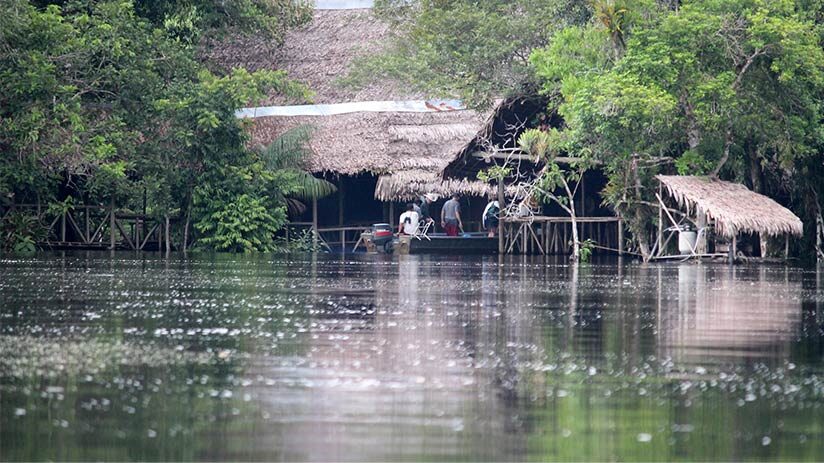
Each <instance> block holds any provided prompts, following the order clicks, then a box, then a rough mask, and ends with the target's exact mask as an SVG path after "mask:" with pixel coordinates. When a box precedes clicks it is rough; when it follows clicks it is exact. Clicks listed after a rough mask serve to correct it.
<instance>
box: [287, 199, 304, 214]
mask: <svg viewBox="0 0 824 463" xmlns="http://www.w3.org/2000/svg"><path fill="white" fill-rule="evenodd" d="M306 209H307V207H306V204H303V203H302V202H301V201H299V200H297V199H295V198H286V212H288V213H289V216H290V217H299V216H301V215H303V213H304V212H306Z"/></svg>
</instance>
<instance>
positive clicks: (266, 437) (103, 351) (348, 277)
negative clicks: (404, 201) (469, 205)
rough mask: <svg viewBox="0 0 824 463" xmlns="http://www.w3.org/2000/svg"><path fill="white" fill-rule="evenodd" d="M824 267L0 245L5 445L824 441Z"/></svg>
mask: <svg viewBox="0 0 824 463" xmlns="http://www.w3.org/2000/svg"><path fill="white" fill-rule="evenodd" d="M822 328H824V269H821V270H819V271H818V272H817V271H816V270H814V269H813V270H803V269H795V268H788V267H783V266H773V267H765V266H737V267H729V266H727V265H709V264H695V263H684V264H664V265H647V266H643V265H639V264H637V263H623V264H621V263H619V262H618V261H604V262H596V263H592V264H586V265H581V266H579V267H577V268H576V267H571V266H569V265H566V263H565V262H564V261H562V260H558V261H545V260H542V259H540V258H535V259H529V258H527V259H524V258H519V257H507V258H503V259H501V260H500V261H499V260H498V258H497V257H463V258H461V257H451V258H447V257H419V256H402V257H394V258H391V257H388V258H387V257H385V256H367V255H356V256H346V257H345V258H342V257H340V256H317V257H316V258H314V259H313V258H312V257H310V256H305V257H301V256H298V257H295V256H286V257H272V256H253V257H247V256H232V255H230V256H212V255H205V256H190V257H189V258H183V257H182V256H173V257H171V258H169V259H163V258H160V257H158V256H155V255H143V256H137V257H136V256H135V255H133V254H116V255H114V256H112V255H110V254H108V253H93V252H92V253H75V254H43V255H38V256H36V257H27V258H17V257H6V258H3V259H2V260H0V459H2V460H46V459H50V460H224V459H230V460H290V461H291V460H312V461H329V460H336V461H337V460H415V461H420V460H540V461H543V460H586V461H590V460H754V459H758V460H822V459H824V365H823V360H824V357H822V353H824V342H822V341H824V334H823V332H822Z"/></svg>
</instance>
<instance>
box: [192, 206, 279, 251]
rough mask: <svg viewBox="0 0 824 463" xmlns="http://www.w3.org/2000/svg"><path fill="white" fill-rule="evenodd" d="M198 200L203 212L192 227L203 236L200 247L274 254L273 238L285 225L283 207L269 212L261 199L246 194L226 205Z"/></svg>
mask: <svg viewBox="0 0 824 463" xmlns="http://www.w3.org/2000/svg"><path fill="white" fill-rule="evenodd" d="M199 199H200V200H201V201H203V204H202V206H203V208H204V209H206V211H204V213H203V214H202V216H201V219H200V221H198V222H197V223H196V224H195V228H196V229H197V230H198V231H200V232H201V233H202V234H203V235H204V237H203V238H201V239H200V241H199V245H200V246H202V247H205V248H209V249H214V250H217V251H231V252H254V251H273V250H275V248H276V247H275V245H274V234H275V232H277V231H278V230H279V229H280V228H281V227H282V226H283V225H284V224H285V223H286V221H287V219H286V208H285V207H278V208H275V209H270V208H269V207H267V204H266V202H265V200H264V199H263V198H259V197H253V196H250V195H248V194H241V195H240V196H237V197H232V198H228V200H225V201H222V198H218V199H216V198H205V197H200V198H199ZM196 204H198V203H196ZM198 205H200V204H198Z"/></svg>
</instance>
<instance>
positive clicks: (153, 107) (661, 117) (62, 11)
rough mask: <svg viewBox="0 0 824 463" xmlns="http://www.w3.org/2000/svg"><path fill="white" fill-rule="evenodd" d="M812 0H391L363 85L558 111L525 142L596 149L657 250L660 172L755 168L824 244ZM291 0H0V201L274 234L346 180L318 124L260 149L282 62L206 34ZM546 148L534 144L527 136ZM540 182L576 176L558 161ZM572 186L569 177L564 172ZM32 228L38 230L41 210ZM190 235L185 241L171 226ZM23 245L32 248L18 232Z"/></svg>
mask: <svg viewBox="0 0 824 463" xmlns="http://www.w3.org/2000/svg"><path fill="white" fill-rule="evenodd" d="M822 5H823V4H822V2H821V1H818V0H774V1H770V0H682V1H679V0H594V1H592V2H583V1H578V0H485V1H483V2H475V1H458V0H377V1H376V7H375V11H376V14H377V15H378V16H379V17H381V19H383V20H385V21H389V22H390V23H391V24H392V30H393V31H396V35H395V37H394V40H393V41H392V43H391V44H390V46H389V47H388V49H387V50H386V51H385V52H384V53H382V54H379V55H376V56H370V57H366V58H364V59H363V60H361V61H360V62H359V63H357V66H356V68H355V70H354V71H353V73H352V75H351V76H349V79H348V80H350V83H355V84H357V82H358V81H362V80H364V79H396V80H401V81H403V82H404V83H406V84H408V85H410V86H412V87H414V88H417V89H420V90H423V91H425V92H427V93H428V94H431V95H433V96H456V97H460V98H462V99H464V101H465V102H467V103H468V104H469V105H471V106H475V107H484V106H487V107H488V106H489V105H490V104H492V102H493V101H494V100H495V99H497V98H502V97H532V96H537V95H540V96H541V97H542V98H545V99H547V100H548V101H549V104H548V107H547V113H548V114H549V115H551V116H560V117H559V118H554V120H562V121H563V122H562V123H561V124H557V126H555V127H552V128H551V129H550V130H547V131H542V132H541V133H537V134H536V133H534V132H531V133H529V134H528V135H527V136H528V137H532V138H529V139H524V140H521V141H522V143H521V146H524V147H533V148H534V147H540V149H538V150H537V151H536V153H537V154H538V155H540V156H543V157H544V159H545V160H546V161H547V163H548V165H552V164H553V162H552V161H553V158H554V157H555V156H557V155H558V154H561V153H563V154H565V155H566V156H572V157H575V158H577V159H579V160H580V162H581V163H582V166H574V169H572V171H573V172H575V175H578V174H579V173H580V172H581V171H582V170H584V169H585V168H586V167H587V166H592V165H599V166H601V167H602V168H603V169H604V171H605V172H606V174H607V175H608V178H609V184H608V187H607V189H606V190H605V191H604V192H603V201H604V202H605V203H606V204H608V205H610V206H611V207H612V208H614V209H615V210H616V211H617V212H619V213H620V214H622V215H623V216H624V217H625V219H626V220H627V223H628V225H629V228H630V230H631V232H632V236H633V238H634V240H635V245H634V246H635V249H636V250H638V251H639V252H641V253H648V252H649V247H650V245H649V242H648V241H649V239H648V237H649V236H650V235H651V234H652V232H653V230H654V229H655V223H654V221H655V219H656V217H655V213H654V205H655V198H654V195H653V193H654V190H655V188H654V185H653V184H654V182H653V178H654V176H655V175H656V174H658V173H681V174H700V175H712V176H717V177H720V178H723V179H728V180H733V181H737V182H741V183H744V184H746V185H747V186H749V187H750V188H752V189H753V190H755V191H758V192H761V193H764V194H767V195H769V196H771V197H773V198H775V199H777V200H778V201H780V202H781V203H783V204H785V205H787V206H788V207H790V208H791V209H792V210H793V211H794V212H796V213H797V214H798V215H799V216H801V217H802V219H803V220H804V222H805V223H806V224H807V227H806V230H807V232H806V233H807V234H806V236H805V239H804V240H803V242H797V243H794V244H793V246H794V251H795V252H796V254H799V255H813V253H812V252H809V251H810V250H811V249H812V247H813V245H814V237H813V236H812V235H813V233H814V231H815V226H814V224H815V223H816V220H821V200H822V199H821V198H822V195H824V162H823V159H824V157H822V154H821V153H822V138H823V137H824V130H823V129H824V126H822V108H821V101H822V93H823V92H824V50H822V38H824V36H823V35H822V32H824V29H822V23H824V6H822ZM311 15H312V11H311V5H308V4H304V3H300V2H295V1H293V0H231V1H218V0H64V1H58V0H29V1H26V0H6V1H4V2H2V3H0V155H2V160H3V162H2V163H0V201H2V202H3V203H4V204H9V203H18V204H19V203H29V204H38V205H43V208H44V209H47V208H49V207H51V208H52V209H54V208H57V209H61V208H62V209H66V208H71V207H72V205H73V204H75V203H83V204H110V203H111V202H112V201H114V202H115V203H116V204H118V206H119V207H123V208H126V209H129V210H133V211H142V210H143V209H144V208H145V209H146V213H147V214H148V215H150V216H153V217H157V218H159V219H163V218H168V217H174V218H175V219H176V220H178V221H179V222H180V223H185V224H186V226H185V227H178V231H177V233H184V231H181V230H185V232H186V233H188V232H189V231H188V230H189V228H190V227H189V226H188V225H189V224H191V233H192V234H193V235H196V238H197V244H198V246H200V247H202V248H206V249H217V250H231V251H252V250H270V249H274V248H275V247H276V243H275V241H274V240H273V238H272V235H273V231H274V230H277V229H279V228H280V227H282V226H283V225H284V224H285V223H286V220H287V214H286V211H287V209H288V208H289V207H293V208H299V207H300V203H299V201H300V200H301V199H307V198H311V197H312V196H321V195H324V194H328V193H330V192H331V191H333V187H332V186H331V185H329V184H327V183H325V182H322V181H318V180H314V179H313V178H312V177H311V176H310V175H308V174H307V173H306V172H302V171H300V170H298V169H295V168H294V166H295V165H297V164H296V163H295V161H297V160H299V159H300V157H301V156H303V155H304V154H305V153H304V150H303V142H304V141H305V140H306V138H307V136H308V131H307V130H297V131H294V132H292V133H289V134H287V135H286V136H285V137H284V139H282V140H278V141H277V142H276V143H275V144H273V146H270V147H269V148H268V149H264V150H252V149H249V148H247V146H246V141H247V135H246V134H245V132H244V128H243V123H242V122H241V121H238V120H237V119H236V118H235V117H234V112H235V110H236V109H237V108H239V107H242V106H245V105H248V104H253V103H254V102H255V101H256V100H258V99H260V98H261V97H262V96H263V95H264V93H265V92H272V91H276V92H279V93H281V94H283V95H284V96H286V97H288V99H289V100H290V101H293V102H296V103H299V102H308V101H310V100H311V90H310V89H307V88H305V87H304V86H302V85H300V84H298V83H295V82H292V81H290V80H289V79H288V76H286V75H285V74H284V73H282V72H265V71H264V72H255V73H250V72H247V71H245V70H242V69H241V70H235V71H233V72H232V73H230V74H228V75H215V74H214V73H212V72H209V71H208V70H207V67H206V66H205V64H204V63H203V62H201V61H200V60H199V59H198V56H199V55H198V47H202V46H203V44H204V43H205V42H206V41H205V40H203V39H204V38H205V37H207V36H208V37H215V36H220V35H222V34H233V33H255V34H267V35H268V36H269V37H270V38H271V40H273V41H276V42H282V40H283V37H284V34H285V32H286V31H288V30H289V28H292V27H297V26H300V25H301V24H304V23H306V22H307V21H309V20H310V19H311ZM529 149H530V150H532V148H529ZM547 175H551V176H552V177H551V178H548V179H547V183H548V184H551V185H558V184H561V183H563V180H565V179H564V178H563V176H564V175H565V173H564V171H561V170H558V169H555V168H553V169H548V170H547ZM559 182H560V183H559ZM15 214H19V216H13V217H10V218H9V220H5V221H3V230H1V231H0V232H2V247H3V248H5V249H10V248H14V247H17V246H20V245H21V243H22V244H23V245H26V244H30V243H31V242H32V241H33V240H35V239H36V238H37V234H38V233H42V228H43V227H42V224H40V222H41V221H39V220H38V218H37V217H34V218H32V217H30V216H26V215H25V214H23V213H22V212H21V213H15ZM38 224H40V225H38ZM177 241H178V242H179V241H180V237H178V239H177ZM24 247H25V246H24Z"/></svg>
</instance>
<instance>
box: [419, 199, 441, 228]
mask: <svg viewBox="0 0 824 463" xmlns="http://www.w3.org/2000/svg"><path fill="white" fill-rule="evenodd" d="M437 200H438V196H437V195H435V194H433V193H427V194H425V195H423V196H421V220H422V221H424V222H434V220H433V219H432V213H431V212H430V208H431V207H432V203H434V202H435V201H437Z"/></svg>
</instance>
